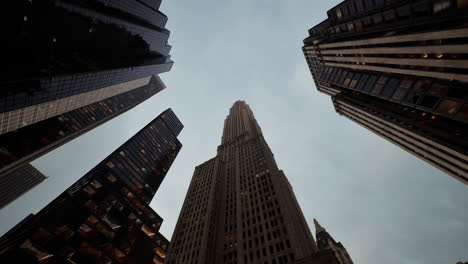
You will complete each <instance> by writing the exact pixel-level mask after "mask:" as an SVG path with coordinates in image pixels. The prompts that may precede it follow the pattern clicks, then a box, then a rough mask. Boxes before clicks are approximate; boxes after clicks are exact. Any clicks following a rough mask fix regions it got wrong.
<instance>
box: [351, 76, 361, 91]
mask: <svg viewBox="0 0 468 264" xmlns="http://www.w3.org/2000/svg"><path fill="white" fill-rule="evenodd" d="M359 78H361V74H359V73H356V74H355V75H354V77H353V80H352V81H351V83H350V84H349V88H350V89H353V90H354V89H355V87H356V85H357V82H358V81H359Z"/></svg>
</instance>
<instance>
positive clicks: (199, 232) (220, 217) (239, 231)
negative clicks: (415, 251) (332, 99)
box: [165, 101, 332, 264]
mask: <svg viewBox="0 0 468 264" xmlns="http://www.w3.org/2000/svg"><path fill="white" fill-rule="evenodd" d="M318 251H319V250H318V247H317V245H316V244H315V242H314V238H313V236H312V234H311V232H310V229H309V227H308V225H307V222H306V220H305V218H304V216H303V214H302V211H301V209H300V206H299V204H298V202H297V200H296V198H295V195H294V192H293V190H292V187H291V185H290V184H289V181H288V179H287V178H286V176H285V175H284V173H283V171H281V170H280V169H279V168H278V166H277V165H276V162H275V159H274V156H273V153H272V152H271V150H270V148H269V147H268V144H267V143H266V141H265V139H264V137H263V134H262V131H261V129H260V126H259V125H258V123H257V121H256V120H255V118H254V115H253V113H252V111H251V109H250V107H249V106H248V105H247V104H246V103H245V102H244V101H237V102H236V103H235V104H234V105H233V107H232V108H231V110H230V113H229V115H228V117H227V118H226V120H225V122H224V131H223V136H222V142H221V145H220V146H219V147H218V154H217V156H216V157H214V158H212V159H210V160H209V161H207V162H205V163H203V164H201V165H199V166H197V167H196V168H195V172H194V175H193V178H192V181H191V183H190V186H189V189H188V192H187V195H186V198H185V201H184V204H183V206H182V210H181V213H180V215H179V219H178V222H177V225H176V228H175V231H174V234H173V236H172V240H171V244H170V248H169V251H168V255H167V258H166V261H165V263H166V264H181V263H190V264H197V263H198V264H209V263H213V264H214V263H216V264H219V263H241V264H246V263H259V264H260V263H261V264H265V263H268V264H280V263H281V264H283V263H294V262H295V261H296V260H299V259H302V258H305V257H308V256H311V255H313V254H314V253H316V252H318ZM324 263H325V262H324ZM331 263H332V262H329V264H331Z"/></svg>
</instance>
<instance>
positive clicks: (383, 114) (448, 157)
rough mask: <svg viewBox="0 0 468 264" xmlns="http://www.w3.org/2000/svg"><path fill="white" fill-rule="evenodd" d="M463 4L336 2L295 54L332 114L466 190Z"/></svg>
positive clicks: (466, 21) (467, 26)
mask: <svg viewBox="0 0 468 264" xmlns="http://www.w3.org/2000/svg"><path fill="white" fill-rule="evenodd" d="M467 8H468V1H467V0H414V1H399V0H386V1H369V0H349V1H343V2H342V3H340V4H338V5H337V6H335V7H333V8H332V9H330V10H329V11H328V12H327V15H328V18H327V19H326V20H324V21H323V22H321V23H319V24H318V25H316V26H314V27H313V28H311V29H310V30H309V36H308V37H307V38H306V39H305V40H304V47H303V52H304V55H305V58H306V60H307V63H308V65H309V69H310V71H311V73H312V76H313V78H314V80H315V85H316V87H317V89H318V91H320V92H322V93H324V94H327V95H330V96H331V97H332V101H333V105H334V107H335V110H336V112H338V113H339V114H340V115H343V116H345V117H347V118H348V119H350V120H352V121H353V122H356V123H357V124H359V125H361V126H363V127H365V128H367V129H369V130H370V131H372V132H373V133H375V134H377V135H379V136H381V137H383V138H385V139H386V140H388V141H390V142H392V143H393V144H395V145H397V146H399V147H401V148H403V149H404V150H406V151H407V152H409V153H411V154H413V155H415V156H417V157H418V158H420V159H422V160H425V161H426V162H428V163H430V164H432V165H434V166H435V167H437V168H439V169H441V170H442V171H445V172H446V173H448V174H449V175H451V176H453V177H454V178H456V179H457V180H460V181H462V182H464V183H467V184H468V61H467V56H468V16H467V14H468V9H467Z"/></svg>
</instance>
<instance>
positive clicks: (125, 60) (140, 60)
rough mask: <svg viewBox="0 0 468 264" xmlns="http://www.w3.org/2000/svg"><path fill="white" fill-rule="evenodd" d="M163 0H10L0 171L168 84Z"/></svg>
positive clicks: (1, 82)
mask: <svg viewBox="0 0 468 264" xmlns="http://www.w3.org/2000/svg"><path fill="white" fill-rule="evenodd" d="M160 2H161V1H160V0H153V1H144V0H86V1H70V0H44V1H30V0H18V1H17V0H7V1H5V4H10V5H11V6H9V7H8V8H7V9H8V10H9V12H11V14H12V16H13V18H14V19H12V20H11V21H9V22H11V24H10V25H9V26H8V29H7V30H6V32H4V36H5V41H4V44H5V45H6V48H5V49H4V50H5V51H7V52H4V54H3V55H4V56H3V59H4V64H5V65H8V67H6V68H5V69H4V71H3V72H2V76H1V77H0V87H1V89H0V177H3V176H4V175H8V174H11V173H14V172H13V170H23V171H24V170H25V169H23V168H21V166H27V164H28V163H29V162H31V161H32V160H34V159H36V158H38V157H40V156H41V155H44V154H45V153H47V152H49V151H51V150H53V149H55V148H57V147H59V146H61V145H63V144H65V143H67V142H69V141H70V140H72V139H74V138H76V137H78V136H80V135H82V134H84V133H86V132H88V131H89V130H91V129H93V128H95V127H97V126H99V125H101V124H103V123H104V122H106V121H108V120H110V119H112V118H114V117H116V116H118V115H120V114H122V113H124V112H125V111H127V110H129V109H131V108H133V107H135V106H136V105H138V104H139V103H141V102H143V101H145V100H146V99H148V98H150V97H151V96H153V95H155V94H156V93H158V92H159V91H161V90H162V89H164V88H165V86H164V84H163V83H162V81H161V80H160V79H159V77H158V74H160V73H164V72H167V71H169V70H170V69H171V67H172V64H173V62H172V61H171V59H170V55H169V51H170V48H171V47H170V46H169V45H168V38H169V35H170V34H169V33H170V32H169V31H168V30H167V29H166V28H165V24H166V22H167V17H166V16H165V15H164V14H163V13H161V12H160V11H159V10H158V8H159V4H160ZM23 177H27V175H23ZM25 181H29V180H25ZM0 182H4V181H1V180H0ZM23 189H24V188H23ZM17 190H20V189H17ZM0 195H2V194H1V193H0ZM18 195H21V193H18Z"/></svg>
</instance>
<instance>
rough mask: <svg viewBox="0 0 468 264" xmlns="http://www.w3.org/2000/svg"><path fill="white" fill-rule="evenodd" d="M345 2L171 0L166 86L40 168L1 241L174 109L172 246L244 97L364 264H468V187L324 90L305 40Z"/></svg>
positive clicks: (11, 209) (161, 202)
mask: <svg viewBox="0 0 468 264" xmlns="http://www.w3.org/2000/svg"><path fill="white" fill-rule="evenodd" d="M338 2H339V1H331V0H327V1H325V0H324V1H311V0H289V1H279V0H255V1H252V0H224V1H219V0H199V1H180V0H171V1H168V0H165V1H164V0H163V4H162V6H161V10H162V11H163V12H164V13H165V14H166V15H167V16H168V17H169V22H168V24H167V27H168V29H170V30H171V37H170V44H171V45H172V46H173V49H172V51H171V54H172V59H173V60H174V61H175V64H174V67H173V68H172V70H171V71H170V72H169V73H165V74H163V75H161V78H162V79H163V81H164V82H165V84H166V86H167V88H166V89H165V90H164V91H162V92H160V93H159V94H157V95H156V96H154V97H152V98H151V99H149V100H147V101H145V102H144V103H142V104H140V105H139V106H137V107H136V108H134V109H132V110H131V111H128V112H127V113H125V114H122V115H120V116H119V117H116V118H115V119H113V120H112V121H109V122H107V123H106V124H104V125H101V126H100V127H98V128H96V129H94V130H92V131H90V132H88V133H87V134H85V135H83V136H81V137H80V138H78V139H75V140H73V141H72V142H70V143H68V144H66V145H64V146H62V147H60V148H58V149H57V150H55V151H53V152H51V153H49V154H47V155H45V156H43V157H41V158H40V159H38V160H36V161H34V162H33V165H35V166H36V167H37V168H38V169H39V170H40V171H42V172H43V173H44V174H46V175H47V176H48V179H47V180H46V181H44V183H42V184H40V185H39V186H38V187H36V188H34V189H33V190H32V191H30V192H28V193H27V194H25V195H23V196H22V197H21V198H19V199H18V200H16V201H15V202H14V203H12V204H10V205H9V206H8V207H6V208H4V209H3V210H2V211H0V219H1V221H0V234H3V233H4V232H6V231H8V229H9V228H11V227H12V226H14V225H15V224H16V223H17V222H18V221H19V220H21V219H22V218H23V217H25V216H26V215H28V214H29V213H36V212H37V211H39V210H40V209H41V208H42V207H44V206H45V205H46V204H47V203H49V202H50V201H52V200H53V199H54V198H55V197H56V196H58V195H59V194H60V193H61V192H63V190H65V188H67V187H69V186H70V185H71V184H73V183H74V182H75V181H76V180H78V179H79V178H80V177H81V176H83V175H84V174H85V173H86V172H88V171H89V170H90V169H91V168H92V167H93V166H95V165H97V164H98V163H99V162H100V161H101V160H103V159H104V158H105V157H106V156H107V155H108V154H110V153H111V152H112V151H113V150H115V149H116V148H117V147H118V146H120V145H121V144H122V143H124V142H125V141H126V140H127V139H128V138H130V137H131V136H132V135H133V134H135V133H136V132H137V131H138V130H139V129H141V128H143V127H144V125H146V124H147V123H148V122H150V121H151V120H152V119H153V118H155V117H156V116H157V115H158V114H159V113H161V112H162V111H164V110H165V109H167V108H169V107H171V108H172V109H173V110H174V112H175V113H176V114H177V115H178V117H179V118H180V120H181V121H182V122H183V124H184V125H185V128H184V130H183V131H182V133H181V134H180V136H179V139H180V141H181V142H182V144H183V147H182V150H181V152H180V153H179V156H178V157H177V159H176V161H175V163H174V164H173V166H172V168H171V169H170V171H169V173H168V174H167V176H166V178H165V180H164V182H163V183H162V185H161V187H160V189H159V190H158V192H157V194H156V196H155V197H154V199H153V201H152V203H151V206H152V207H153V209H155V210H156V212H158V214H159V215H161V216H162V217H163V218H164V223H163V226H162V228H161V232H162V234H164V235H165V236H166V237H167V238H168V239H170V238H171V235H172V232H173V229H174V227H175V224H176V221H177V217H178V215H179V212H180V209H181V206H182V203H183V200H184V198H185V194H186V191H187V189H188V186H189V183H190V179H191V177H192V174H193V170H194V168H195V166H197V165H199V164H201V163H203V162H205V161H207V160H208V159H210V158H212V157H214V156H215V155H216V148H217V146H218V145H219V144H220V142H221V135H222V128H223V122H224V118H225V117H226V116H227V114H228V111H229V108H230V107H231V106H232V104H233V103H234V102H235V101H236V100H245V101H246V102H247V103H248V104H249V105H250V107H251V109H252V111H253V112H254V114H255V117H256V119H257V121H258V123H259V124H260V126H261V127H262V131H263V133H264V137H265V139H266V140H267V142H268V144H269V145H270V148H271V149H272V151H273V153H274V154H275V158H276V161H277V163H278V165H279V167H280V168H281V169H282V170H284V172H285V174H286V176H287V177H288V179H289V181H290V182H291V184H292V186H293V188H294V192H295V194H296V196H297V199H298V201H299V203H300V205H301V207H302V210H303V212H304V215H305V217H306V219H307V221H308V223H309V225H310V227H311V229H312V230H313V218H317V219H318V221H319V222H320V223H321V224H322V226H324V227H325V228H326V229H327V231H329V233H330V234H331V235H332V236H333V237H334V238H335V239H336V240H337V241H341V242H342V243H343V244H344V245H345V247H346V248H347V249H348V252H349V253H350V255H351V257H352V259H353V260H354V262H355V263H359V264H374V263H381V264H395V263H399V264H406V263H408V264H409V263H411V264H418V263H424V264H441V263H454V264H455V263H456V262H457V261H468V228H467V223H468V210H467V208H468V192H467V187H466V186H465V185H464V184H462V183H461V182H459V181H457V180H455V179H453V178H452V177H450V176H448V175H446V174H445V173H443V172H441V171H439V170H437V169H436V168H434V167H432V166H430V165H429V164H427V163H425V162H423V161H421V160H419V159H418V158H416V157H414V156H412V155H411V154H409V153H407V152H405V151H403V150H402V149H400V148H398V147H397V146H395V145H393V144H392V143H390V142H388V141H386V140H384V139H382V138H380V137H378V136H376V135H374V134H373V133H371V132H370V131H368V130H366V129H364V128H362V127H360V126H358V125H357V124H355V123H353V122H351V121H349V120H348V119H346V118H344V117H342V116H339V115H338V114H337V113H336V112H335V111H334V108H333V105H332V103H331V99H330V98H329V97H328V96H326V95H324V94H321V93H319V92H318V91H317V90H316V88H315V86H314V83H313V80H312V77H311V74H310V72H309V70H308V67H307V64H306V62H305V59H304V56H303V54H302V51H301V46H302V40H303V39H304V38H305V37H306V36H307V30H308V29H309V28H310V27H312V26H314V25H316V24H317V23H319V22H321V21H322V20H323V19H325V17H326V11H327V10H328V9H330V8H332V7H333V6H335V5H336V4H337V3H338Z"/></svg>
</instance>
